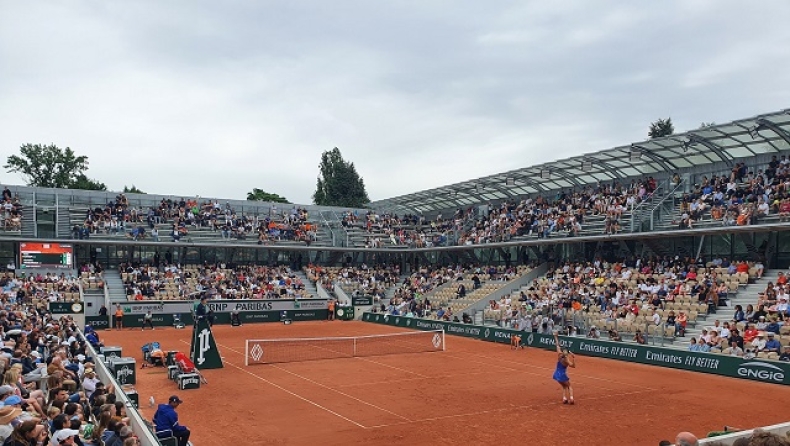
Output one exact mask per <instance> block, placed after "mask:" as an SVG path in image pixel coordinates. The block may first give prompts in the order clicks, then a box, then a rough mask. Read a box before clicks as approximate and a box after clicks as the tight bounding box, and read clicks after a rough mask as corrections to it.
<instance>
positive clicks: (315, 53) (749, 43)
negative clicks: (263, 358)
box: [0, 0, 790, 202]
mask: <svg viewBox="0 0 790 446" xmlns="http://www.w3.org/2000/svg"><path fill="white" fill-rule="evenodd" d="M2 9H3V12H4V14H0V58H1V59H0V60H2V63H0V97H3V101H0V122H2V123H3V124H2V125H3V131H2V132H0V145H1V146H2V147H3V148H4V153H10V152H13V151H15V150H16V148H18V147H19V146H20V145H21V144H23V143H26V142H54V143H56V144H59V145H61V146H71V147H72V148H74V149H75V150H77V151H78V152H79V153H84V154H86V155H88V156H89V157H90V160H91V170H90V175H91V176H93V177H96V178H98V179H100V180H102V181H104V182H106V183H107V184H108V185H109V186H110V187H112V188H114V189H120V188H121V187H123V185H125V184H126V185H128V184H132V183H134V184H136V185H137V186H138V187H141V188H142V189H144V190H148V191H152V192H163V193H164V192H171V191H172V192H173V193H182V194H187V195H190V194H199V195H202V196H220V197H228V198H243V197H244V195H245V194H246V192H247V191H248V190H250V189H251V188H252V187H261V188H263V189H266V190H269V191H271V192H276V193H279V194H281V195H284V196H286V197H288V198H289V199H291V200H294V201H297V202H309V201H310V195H311V194H312V191H313V188H314V187H315V178H316V175H317V165H318V161H319V155H320V153H321V151H323V150H327V149H331V148H332V147H334V146H337V147H339V148H340V149H341V150H342V151H343V154H344V156H345V157H346V158H347V159H349V160H351V161H353V162H355V164H356V166H357V169H358V171H359V172H360V174H361V175H362V176H363V177H364V178H365V181H366V184H367V186H368V190H369V194H370V196H371V198H373V199H380V198H387V197H391V196H394V195H400V194H404V193H408V192H413V191H416V190H419V189H424V188H429V187H436V186H440V185H442V184H448V183H452V182H457V181H462V180H466V179H470V178H475V177H478V176H482V175H486V174H492V173H496V172H502V171H505V170H510V169H515V168H518V167H523V166H525V165H529V164H534V163H539V162H545V161H549V160H551V159H557V158H563V157H568V156H573V155H578V154H580V153H583V152H589V151H595V150H601V149H605V148H607V147H612V146H615V145H623V144H627V143H629V142H632V141H638V140H641V139H643V138H644V137H645V134H646V131H647V126H648V124H649V122H650V121H652V120H654V119H656V118H658V117H666V116H672V117H673V120H674V121H675V122H676V128H678V129H679V130H683V129H688V128H694V127H696V126H697V125H698V124H699V123H700V122H702V121H717V122H723V121H727V120H731V119H737V118H741V117H746V116H751V115H753V114H756V113H760V112H764V111H772V110H776V109H779V108H786V107H787V103H788V98H790V91H788V88H787V87H786V86H785V84H786V80H785V76H784V73H786V72H787V71H788V69H790V63H789V61H790V57H788V56H789V55H788V51H789V50H787V48H786V45H784V42H787V41H788V40H790V39H789V38H790V30H789V29H788V28H787V27H786V26H785V25H784V23H783V18H784V17H787V16H788V13H790V5H788V4H787V3H785V2H780V1H768V2H763V3H761V7H760V8H746V7H744V6H743V4H742V3H740V2H735V1H695V2H685V1H674V2H660V3H659V2H649V3H645V2H588V1H581V0H578V1H566V2H560V3H557V2H537V1H534V2H515V1H513V2H502V3H496V4H490V3H485V2H472V1H467V2H452V3H447V2H416V1H415V2H397V3H382V2H362V1H356V2H287V3H278V2H271V3H246V2H237V3H231V4H228V3H222V4H220V3H216V2H209V1H202V2H178V1H174V2H165V3H162V2H134V3H128V2H126V3H113V2H110V3H107V2H100V3H82V4H75V5H70V6H69V7H60V6H57V5H53V4H38V3H29V2H7V3H4V4H3V6H2ZM766 11H771V13H767V12H766ZM34 29H35V30H36V31H35V32H33V31H32V30H34ZM0 180H1V181H3V182H19V179H18V178H16V177H14V176H11V175H3V176H0Z"/></svg>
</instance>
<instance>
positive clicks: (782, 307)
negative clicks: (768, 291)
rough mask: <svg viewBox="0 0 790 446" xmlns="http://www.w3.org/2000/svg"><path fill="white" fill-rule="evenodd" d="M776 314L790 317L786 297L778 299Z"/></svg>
mask: <svg viewBox="0 0 790 446" xmlns="http://www.w3.org/2000/svg"><path fill="white" fill-rule="evenodd" d="M776 312H777V313H779V314H782V315H785V316H787V315H790V305H788V303H787V297H786V296H782V297H780V298H779V303H777V304H776Z"/></svg>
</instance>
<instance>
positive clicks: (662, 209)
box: [650, 179, 685, 231]
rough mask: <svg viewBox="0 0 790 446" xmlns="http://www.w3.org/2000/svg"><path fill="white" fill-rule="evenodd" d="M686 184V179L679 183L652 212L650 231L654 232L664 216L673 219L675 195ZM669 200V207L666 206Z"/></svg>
mask: <svg viewBox="0 0 790 446" xmlns="http://www.w3.org/2000/svg"><path fill="white" fill-rule="evenodd" d="M684 184H685V179H682V180H681V181H680V182H679V183H677V184H676V185H675V187H674V188H673V189H672V190H671V191H669V193H668V194H666V195H665V196H664V198H662V199H661V201H659V202H658V203H657V204H656V205H655V206H654V207H653V208H652V209H651V210H650V230H651V231H653V230H654V229H655V227H656V221H661V220H662V214H663V216H667V215H668V216H669V217H670V218H671V217H672V213H673V212H675V195H676V194H677V192H678V189H680V188H681V187H682V186H683V185H684ZM668 199H669V206H667V205H666V203H667V200H668Z"/></svg>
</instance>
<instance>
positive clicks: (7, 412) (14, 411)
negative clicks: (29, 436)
mask: <svg viewBox="0 0 790 446" xmlns="http://www.w3.org/2000/svg"><path fill="white" fill-rule="evenodd" d="M20 415H22V409H20V408H19V407H16V406H3V407H0V442H3V441H5V440H6V438H8V437H10V436H11V434H12V433H13V432H14V426H12V425H11V422H12V421H14V420H15V419H16V418H17V417H19V416H20Z"/></svg>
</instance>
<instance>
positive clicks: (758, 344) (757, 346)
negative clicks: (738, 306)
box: [752, 331, 766, 353]
mask: <svg viewBox="0 0 790 446" xmlns="http://www.w3.org/2000/svg"><path fill="white" fill-rule="evenodd" d="M765 344H766V341H765V332H764V331H761V332H759V333H757V339H755V340H753V341H752V349H754V351H755V352H757V353H759V352H761V351H763V350H764V349H765Z"/></svg>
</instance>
